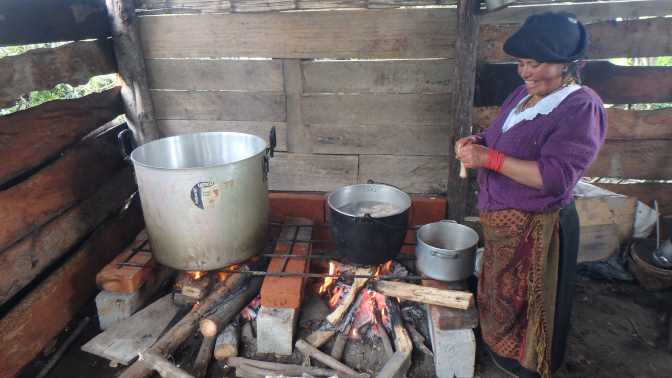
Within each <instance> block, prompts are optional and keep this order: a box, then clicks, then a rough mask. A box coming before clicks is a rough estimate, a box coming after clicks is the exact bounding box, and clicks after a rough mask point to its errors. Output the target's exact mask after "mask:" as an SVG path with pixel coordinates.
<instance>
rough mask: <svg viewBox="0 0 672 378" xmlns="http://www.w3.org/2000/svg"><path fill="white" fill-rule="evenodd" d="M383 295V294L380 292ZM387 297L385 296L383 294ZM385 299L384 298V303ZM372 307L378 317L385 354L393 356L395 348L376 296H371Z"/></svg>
mask: <svg viewBox="0 0 672 378" xmlns="http://www.w3.org/2000/svg"><path fill="white" fill-rule="evenodd" d="M379 295H382V294H379ZM383 298H385V296H383ZM384 301H385V299H383V303H385V302H384ZM371 306H372V307H371V309H372V310H373V316H374V317H375V318H376V326H377V327H378V333H379V334H380V339H381V340H382V342H383V349H385V354H387V357H392V355H393V354H394V349H393V348H392V342H391V341H390V336H389V335H388V334H387V329H386V328H385V323H384V322H383V317H382V315H381V314H380V309H379V308H378V301H376V299H375V298H371Z"/></svg>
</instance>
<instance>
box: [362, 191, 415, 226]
mask: <svg viewBox="0 0 672 378" xmlns="http://www.w3.org/2000/svg"><path fill="white" fill-rule="evenodd" d="M366 183H367V184H369V185H375V184H378V185H387V186H391V187H393V188H395V189H398V190H401V189H400V188H398V187H396V186H394V185H392V184H386V183H384V182H375V181H373V180H372V179H368V180H366ZM401 191H402V192H403V190H401ZM411 210H412V211H413V215H412V216H411V221H410V222H408V226H406V227H411V225H412V224H413V221H414V220H415V207H413V201H411ZM367 215H368V217H367ZM364 217H365V218H370V219H374V218H373V217H372V216H371V214H365V215H364ZM381 224H383V223H381ZM385 226H387V225H385ZM388 227H392V228H403V227H393V226H388Z"/></svg>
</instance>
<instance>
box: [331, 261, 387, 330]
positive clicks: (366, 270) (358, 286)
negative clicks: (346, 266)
mask: <svg viewBox="0 0 672 378" xmlns="http://www.w3.org/2000/svg"><path fill="white" fill-rule="evenodd" d="M376 269H377V267H359V268H357V270H355V274H356V275H372V274H374V273H375V272H376ZM370 280H371V279H370V278H355V281H354V282H353V283H352V286H351V287H350V291H349V292H348V294H346V295H345V298H343V300H342V301H341V303H340V304H339V305H338V307H337V308H336V310H335V311H334V312H332V313H331V314H329V315H328V316H327V321H328V322H329V324H331V325H332V326H335V325H336V324H338V322H339V321H340V320H341V318H342V317H343V314H345V312H346V311H348V309H349V308H350V305H352V302H353V301H354V300H355V299H356V298H357V294H359V292H360V291H361V290H362V288H364V286H365V285H366V284H367V283H368V282H369V281H370Z"/></svg>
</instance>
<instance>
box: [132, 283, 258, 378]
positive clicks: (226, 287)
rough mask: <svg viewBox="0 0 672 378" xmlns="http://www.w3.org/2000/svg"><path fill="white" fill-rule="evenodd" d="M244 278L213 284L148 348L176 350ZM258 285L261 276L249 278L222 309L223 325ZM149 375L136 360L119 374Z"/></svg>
mask: <svg viewBox="0 0 672 378" xmlns="http://www.w3.org/2000/svg"><path fill="white" fill-rule="evenodd" d="M245 276H246V275H245V274H241V273H234V274H231V275H230V276H229V277H228V278H227V279H226V280H224V281H223V282H221V283H219V284H217V285H216V286H215V288H214V289H213V290H212V291H211V292H210V294H209V295H208V296H207V297H205V299H203V301H201V303H200V304H199V305H198V306H196V307H194V309H193V310H191V312H190V313H189V314H187V316H185V317H184V318H183V319H182V320H180V321H179V322H178V323H177V324H176V325H175V327H173V328H172V329H171V330H170V331H168V332H167V333H166V334H165V335H163V337H161V338H160V339H159V340H158V341H157V342H156V343H155V344H154V345H153V346H152V350H154V351H156V352H157V353H159V354H161V355H164V356H165V355H169V354H171V353H173V352H174V351H175V350H177V348H178V347H179V346H180V345H181V344H182V343H183V342H184V341H185V340H186V339H187V338H188V337H189V336H190V335H191V334H192V333H194V331H196V329H197V328H198V324H199V322H200V320H201V319H202V318H204V317H205V316H206V315H207V314H208V313H209V312H211V311H212V310H213V309H215V308H216V307H217V306H218V305H220V304H221V303H222V301H223V300H225V299H226V298H227V297H228V296H229V295H231V294H232V293H234V292H235V291H236V290H237V289H238V288H239V287H240V286H241V285H242V284H243V283H244V282H245ZM262 282H263V276H258V277H252V278H251V280H250V282H249V283H248V284H247V289H246V290H245V291H244V292H242V293H240V294H239V295H238V296H236V297H235V298H233V299H232V300H230V301H229V302H227V303H226V304H225V305H224V306H223V307H225V308H226V309H227V314H226V316H224V315H222V318H223V319H225V321H224V322H230V321H231V320H232V319H233V317H234V316H236V315H238V314H239V313H240V311H242V310H243V308H245V306H247V305H248V304H249V303H250V301H252V300H253V299H254V298H256V296H257V295H258V294H259V291H260V290H261V284H262ZM226 319H228V320H226ZM151 374H152V368H151V367H149V366H147V365H146V364H144V363H142V362H139V361H137V362H135V363H134V364H133V365H131V367H129V368H128V369H127V370H126V371H124V372H123V373H122V374H121V375H120V378H146V377H148V376H149V375H151Z"/></svg>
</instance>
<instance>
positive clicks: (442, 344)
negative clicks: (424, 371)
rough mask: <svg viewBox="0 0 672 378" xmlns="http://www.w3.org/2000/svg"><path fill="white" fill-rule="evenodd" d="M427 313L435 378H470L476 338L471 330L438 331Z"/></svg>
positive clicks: (472, 369)
mask: <svg viewBox="0 0 672 378" xmlns="http://www.w3.org/2000/svg"><path fill="white" fill-rule="evenodd" d="M431 316H432V315H431V313H430V312H429V311H428V312H427V323H428V325H429V336H430V338H431V340H432V350H433V351H434V367H435V369H436V377H437V378H453V377H456V378H471V377H473V376H474V364H475V363H476V338H475V337H474V331H472V330H471V329H458V330H447V331H444V330H440V329H438V328H437V327H436V325H435V324H434V322H433V321H432V318H431Z"/></svg>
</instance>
